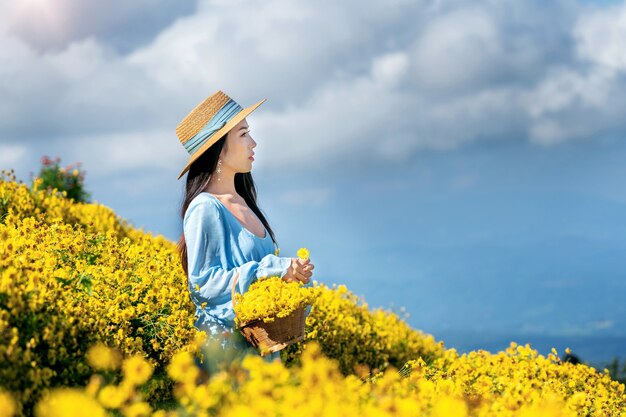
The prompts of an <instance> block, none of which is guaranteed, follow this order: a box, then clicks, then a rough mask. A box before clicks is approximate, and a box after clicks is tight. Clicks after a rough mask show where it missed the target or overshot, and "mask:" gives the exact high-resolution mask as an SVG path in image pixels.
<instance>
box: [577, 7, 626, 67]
mask: <svg viewBox="0 0 626 417" xmlns="http://www.w3.org/2000/svg"><path fill="white" fill-rule="evenodd" d="M573 35H574V37H575V38H576V40H577V44H576V52H577V54H578V56H579V57H580V58H581V59H584V60H588V61H590V62H592V63H594V64H597V65H602V66H606V67H609V68H612V69H615V70H622V71H623V70H626V43H625V42H624V39H625V38H626V4H618V5H611V6H607V7H603V8H598V9H592V10H590V11H588V12H587V13H584V14H581V16H580V18H579V20H578V22H577V23H576V25H575V26H574V28H573Z"/></svg>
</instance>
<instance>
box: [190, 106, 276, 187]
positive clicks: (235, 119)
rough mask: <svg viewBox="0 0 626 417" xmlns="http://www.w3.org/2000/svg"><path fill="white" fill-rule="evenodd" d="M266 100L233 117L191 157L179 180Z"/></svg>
mask: <svg viewBox="0 0 626 417" xmlns="http://www.w3.org/2000/svg"><path fill="white" fill-rule="evenodd" d="M265 100H267V99H265V98H264V99H263V100H261V101H259V102H258V103H256V104H253V105H252V106H250V107H246V108H245V109H243V110H241V111H240V112H239V113H237V114H236V115H235V116H233V118H232V119H230V120H229V121H228V122H227V123H226V124H225V125H224V126H222V128H221V129H220V130H218V131H217V132H215V133H214V134H213V136H211V139H209V140H208V141H207V142H206V143H205V144H204V145H202V146H201V147H200V148H199V149H198V150H197V151H196V152H194V154H193V155H191V158H190V159H189V162H187V165H185V168H183V170H182V171H181V172H180V175H178V179H180V178H181V177H182V176H183V175H185V172H187V171H188V170H189V167H191V164H193V163H194V161H195V160H196V159H198V158H199V157H200V156H201V155H202V154H203V153H204V152H205V151H206V150H207V149H209V148H210V147H211V146H212V145H213V144H214V143H215V142H217V141H218V140H219V139H220V138H221V137H222V136H224V134H225V133H228V131H229V130H230V129H232V128H233V127H235V125H236V124H237V123H239V122H240V121H242V120H243V119H245V118H246V116H248V115H249V114H250V113H252V112H253V111H254V110H255V109H256V108H257V107H259V106H260V105H261V104H263V102H265Z"/></svg>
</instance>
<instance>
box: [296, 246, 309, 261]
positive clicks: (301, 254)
mask: <svg viewBox="0 0 626 417" xmlns="http://www.w3.org/2000/svg"><path fill="white" fill-rule="evenodd" d="M297 256H298V258H300V259H302V260H305V259H309V250H308V249H307V248H300V249H298V253H297Z"/></svg>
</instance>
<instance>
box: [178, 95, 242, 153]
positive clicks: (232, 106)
mask: <svg viewBox="0 0 626 417" xmlns="http://www.w3.org/2000/svg"><path fill="white" fill-rule="evenodd" d="M241 110H242V108H241V106H240V105H239V104H237V103H236V102H235V101H234V100H233V99H232V98H231V99H229V100H228V101H227V102H226V104H224V105H223V106H222V108H221V109H219V111H218V112H217V113H215V115H214V116H213V117H212V118H211V120H209V121H208V122H207V124H206V125H204V127H203V128H202V129H200V131H199V132H198V133H196V134H195V135H194V136H193V137H192V138H191V139H189V140H188V141H187V142H185V143H184V144H183V146H184V147H185V149H187V152H189V154H190V155H193V154H194V153H195V152H196V151H197V150H198V148H200V147H201V146H202V145H204V144H205V143H206V142H207V141H208V140H209V139H210V138H211V136H213V134H215V132H217V131H218V130H220V129H221V128H222V127H224V125H225V124H226V123H228V121H229V120H230V119H232V118H233V117H234V116H235V115H236V114H237V113H239V112H240V111H241Z"/></svg>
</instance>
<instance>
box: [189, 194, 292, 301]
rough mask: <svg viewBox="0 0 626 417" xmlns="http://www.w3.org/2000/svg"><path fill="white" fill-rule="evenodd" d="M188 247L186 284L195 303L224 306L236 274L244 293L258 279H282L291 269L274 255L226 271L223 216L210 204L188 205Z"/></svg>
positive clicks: (288, 262) (227, 254) (228, 251)
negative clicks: (274, 276)
mask: <svg viewBox="0 0 626 417" xmlns="http://www.w3.org/2000/svg"><path fill="white" fill-rule="evenodd" d="M183 229H184V233H185V241H186V244H187V260H188V270H189V284H190V288H189V290H190V291H191V294H192V297H193V298H195V301H197V302H198V303H202V302H206V303H207V304H210V305H215V304H223V303H224V302H225V301H226V299H230V294H231V288H232V283H233V280H234V278H235V275H236V274H237V273H239V278H238V280H237V289H238V290H239V292H240V293H244V292H245V291H247V290H248V287H250V284H252V283H253V282H254V281H255V280H257V279H258V278H261V277H264V276H268V275H278V276H280V277H282V276H283V275H285V274H286V273H287V270H288V268H289V266H290V265H291V258H285V257H278V256H275V255H273V254H268V255H266V256H264V257H263V258H262V259H261V260H260V261H258V262H257V261H250V262H246V263H244V264H242V265H240V266H237V267H233V268H231V269H227V268H225V267H224V266H225V265H229V259H230V256H232V252H231V248H230V247H228V245H229V244H230V243H229V242H228V239H227V238H226V229H225V227H224V219H223V214H222V213H221V211H220V208H219V207H218V206H217V204H216V203H215V202H214V201H212V200H199V201H194V202H193V203H192V204H190V205H189V207H188V209H187V212H186V213H185V219H184V222H183Z"/></svg>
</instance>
